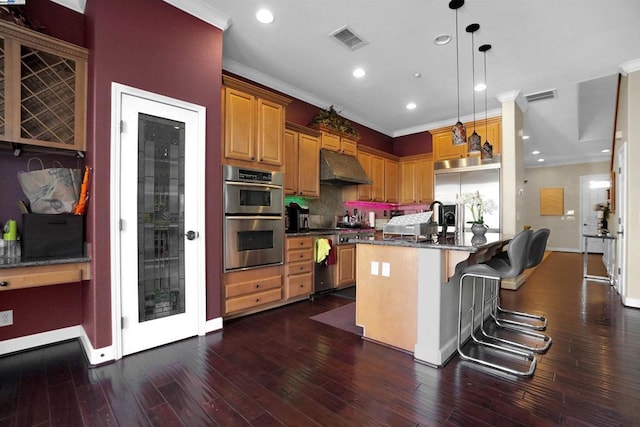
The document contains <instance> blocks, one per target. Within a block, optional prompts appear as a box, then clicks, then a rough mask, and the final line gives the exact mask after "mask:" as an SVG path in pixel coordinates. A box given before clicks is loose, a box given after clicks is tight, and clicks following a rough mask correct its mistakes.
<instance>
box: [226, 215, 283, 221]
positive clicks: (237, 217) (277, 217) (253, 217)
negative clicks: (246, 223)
mask: <svg viewBox="0 0 640 427" xmlns="http://www.w3.org/2000/svg"><path fill="white" fill-rule="evenodd" d="M224 218H225V219H230V220H234V221H242V220H247V219H251V220H273V221H282V215H268V216H267V215H235V216H234V215H227V216H225V217H224Z"/></svg>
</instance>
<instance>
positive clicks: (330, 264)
mask: <svg viewBox="0 0 640 427" xmlns="http://www.w3.org/2000/svg"><path fill="white" fill-rule="evenodd" d="M320 239H327V240H329V244H330V245H331V250H330V252H329V255H327V257H326V258H325V259H324V260H323V261H321V262H316V260H315V254H316V252H317V244H318V241H319V240H320ZM338 243H339V237H338V236H337V235H330V236H317V238H316V239H314V241H313V253H314V260H313V262H314V264H313V265H314V267H313V270H314V271H313V273H314V280H313V293H312V294H311V298H312V299H313V296H317V295H322V294H326V293H329V292H331V291H333V289H334V287H335V284H336V261H337V260H336V254H335V250H336V249H335V247H336V245H337V244H338Z"/></svg>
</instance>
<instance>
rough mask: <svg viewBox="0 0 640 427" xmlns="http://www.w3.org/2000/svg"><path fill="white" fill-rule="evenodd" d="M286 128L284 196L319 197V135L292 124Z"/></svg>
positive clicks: (311, 130) (288, 124)
mask: <svg viewBox="0 0 640 427" xmlns="http://www.w3.org/2000/svg"><path fill="white" fill-rule="evenodd" d="M286 127H287V128H286V129H285V131H284V150H285V151H284V153H285V163H284V164H285V174H284V191H285V194H292V195H299V196H305V197H320V133H319V132H317V131H315V130H313V129H309V128H305V127H303V126H299V125H296V124H294V123H287V124H286Z"/></svg>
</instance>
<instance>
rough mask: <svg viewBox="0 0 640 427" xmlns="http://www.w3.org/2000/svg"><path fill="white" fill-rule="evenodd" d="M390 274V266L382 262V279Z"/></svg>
mask: <svg viewBox="0 0 640 427" xmlns="http://www.w3.org/2000/svg"><path fill="white" fill-rule="evenodd" d="M390 274H391V264H389V263H388V262H383V263H382V275H383V276H384V277H389V275H390Z"/></svg>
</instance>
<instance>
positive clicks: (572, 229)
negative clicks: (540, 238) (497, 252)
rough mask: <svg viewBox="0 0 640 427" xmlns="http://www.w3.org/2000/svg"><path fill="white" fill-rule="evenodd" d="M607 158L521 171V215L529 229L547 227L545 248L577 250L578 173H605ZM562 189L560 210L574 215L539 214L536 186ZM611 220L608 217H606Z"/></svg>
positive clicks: (579, 231) (578, 242)
mask: <svg viewBox="0 0 640 427" xmlns="http://www.w3.org/2000/svg"><path fill="white" fill-rule="evenodd" d="M609 168H610V164H609V162H598V163H580V164H575V165H562V166H552V167H536V168H528V169H525V171H524V180H526V181H527V182H526V184H524V186H523V188H524V192H523V199H524V202H523V203H524V212H525V214H524V217H525V223H526V224H528V225H531V227H532V228H533V229H538V228H548V229H549V230H551V234H550V235H549V242H548V243H547V246H548V247H549V249H556V250H564V251H576V252H578V251H580V250H581V249H580V243H581V242H580V240H581V237H580V236H581V235H582V228H581V225H582V222H581V218H582V217H581V210H582V209H581V206H580V177H581V176H584V175H599V174H604V175H608V174H609ZM558 187H562V188H563V189H564V212H565V213H566V212H567V210H573V211H575V217H574V218H573V219H570V218H571V217H567V216H564V215H562V216H541V215H540V189H541V188H558ZM609 220H610V221H611V220H612V217H610V218H609Z"/></svg>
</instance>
